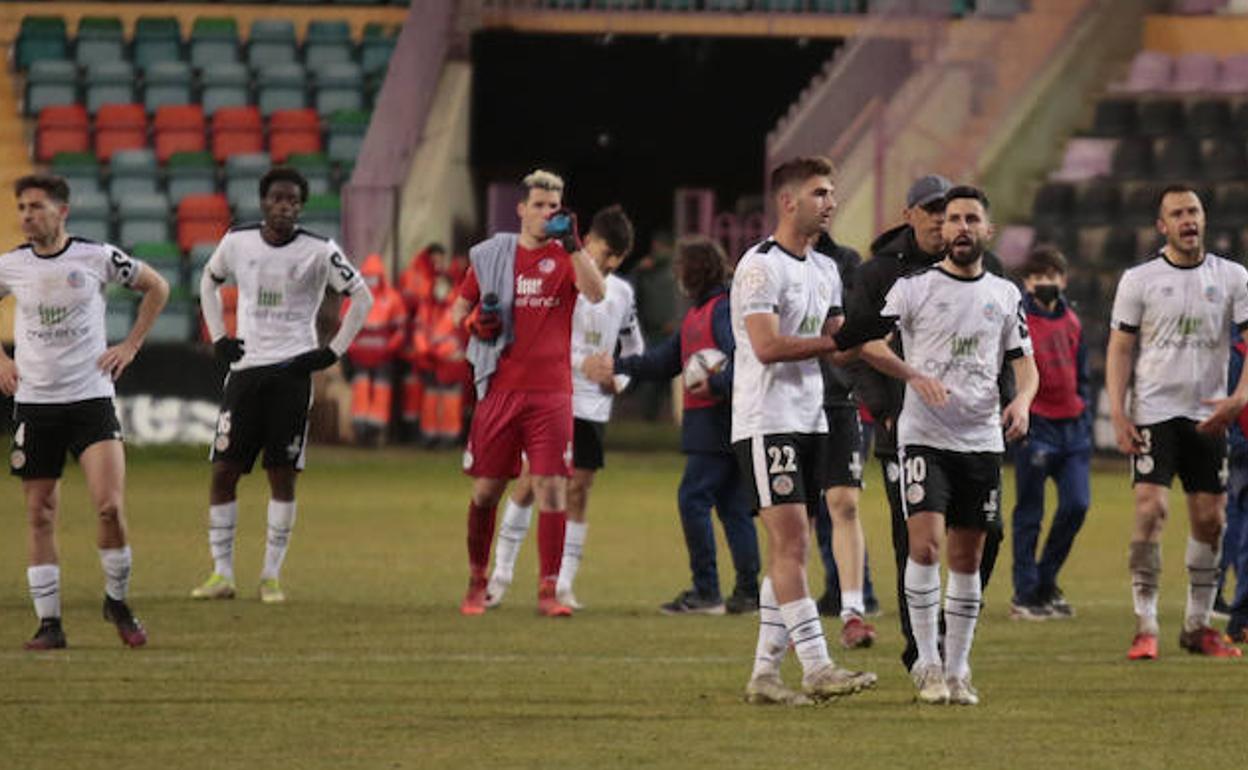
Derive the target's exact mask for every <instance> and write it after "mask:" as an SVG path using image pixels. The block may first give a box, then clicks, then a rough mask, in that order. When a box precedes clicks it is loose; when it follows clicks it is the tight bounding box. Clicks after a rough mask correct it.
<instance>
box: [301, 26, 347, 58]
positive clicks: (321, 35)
mask: <svg viewBox="0 0 1248 770" xmlns="http://www.w3.org/2000/svg"><path fill="white" fill-rule="evenodd" d="M354 54H355V46H354V44H353V43H352V41H351V26H350V25H349V24H348V23H347V22H346V21H345V20H342V19H334V20H314V21H310V22H308V32H307V34H306V35H305V36H304V38H303V60H304V62H306V63H307V64H308V65H309V66H312V65H316V66H320V65H322V64H327V63H329V62H347V61H351V60H352V59H353V58H354Z"/></svg>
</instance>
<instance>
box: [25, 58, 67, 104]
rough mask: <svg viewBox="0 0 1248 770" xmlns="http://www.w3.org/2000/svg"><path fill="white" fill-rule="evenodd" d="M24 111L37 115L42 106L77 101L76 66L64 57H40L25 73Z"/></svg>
mask: <svg viewBox="0 0 1248 770" xmlns="http://www.w3.org/2000/svg"><path fill="white" fill-rule="evenodd" d="M24 101H25V105H24V106H25V112H26V114H27V115H28V116H34V115H38V114H39V113H40V112H41V111H42V110H43V108H44V107H54V106H64V105H67V104H76V103H77V102H78V68H77V67H75V66H74V63H73V62H71V61H66V60H64V59H41V60H39V61H36V62H34V63H33V64H31V65H30V71H29V72H28V73H27V75H26V99H25V100H24Z"/></svg>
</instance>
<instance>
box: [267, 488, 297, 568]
mask: <svg viewBox="0 0 1248 770" xmlns="http://www.w3.org/2000/svg"><path fill="white" fill-rule="evenodd" d="M294 528H295V501H294V500H291V501H290V502H288V503H284V502H281V501H280V500H269V537H268V540H267V542H266V543H265V545H264V571H263V572H261V573H260V579H261V580H268V579H273V580H277V577H278V574H279V573H281V571H282V562H283V561H284V560H285V559H286V547H287V546H288V545H290V531H291V530H292V529H294Z"/></svg>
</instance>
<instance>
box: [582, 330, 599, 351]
mask: <svg viewBox="0 0 1248 770" xmlns="http://www.w3.org/2000/svg"><path fill="white" fill-rule="evenodd" d="M585 344H586V345H589V346H591V347H595V348H596V347H598V346H599V345H601V344H602V332H601V331H599V330H597V329H586V330H585Z"/></svg>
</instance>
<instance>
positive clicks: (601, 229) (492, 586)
mask: <svg viewBox="0 0 1248 770" xmlns="http://www.w3.org/2000/svg"><path fill="white" fill-rule="evenodd" d="M602 243H605V244H606V248H605V249H604V248H602V247H601V244H602ZM632 249H633V223H632V222H631V221H630V220H629V218H628V215H627V214H625V213H624V209H623V208H621V207H620V206H608V207H606V208H604V209H602V210H600V211H599V212H598V213H597V214H595V215H594V219H593V224H592V225H591V226H590V228H589V234H588V235H586V236H585V250H586V251H587V252H589V254H590V256H591V257H592V258H593V259H594V263H595V264H596V265H597V266H598V269H599V270H601V271H602V273H603V275H604V276H605V277H606V284H607V293H606V296H605V297H603V299H602V301H601V302H598V303H596V304H595V303H592V302H589V301H588V300H586V299H584V298H583V297H577V299H576V311H575V312H574V313H573V315H572V478H571V479H570V480H569V482H568V524H567V529H566V534H565V536H564V540H563V556H562V558H561V559H560V563H559V564H560V566H559V576H558V578H557V579H556V580H555V598H556V600H558V602H559V603H560V604H562V605H564V606H567V607H571V608H572V609H574V610H579V609H581V603H580V602H579V601H578V600H577V598H576V594H574V593H573V591H572V584H573V582H574V581H575V580H576V575H577V572H578V571H579V570H580V566H581V558H582V554H583V552H584V550H585V540H586V536H587V535H588V531H589V522H588V521H586V515H585V514H586V508H587V507H588V505H589V493H590V490H591V489H592V488H593V484H594V477H595V476H596V475H597V473H598V471H599V470H601V469H602V468H603V466H604V465H605V464H606V447H605V442H606V435H607V421H608V420H609V419H610V418H611V406H612V404H613V402H614V400H615V394H616V393H620V392H622V391H623V390H624V388H626V387H628V378H627V377H624V376H620V377H618V378H617V377H610V378H608V379H606V380H595V379H594V378H592V377H590V376H589V374H590V371H591V369H592V364H591V363H590V359H591V358H592V357H594V356H610V355H612V354H613V353H614V352H615V348H616V345H617V343H618V344H619V346H620V348H621V352H622V353H623V354H624V355H638V354H640V353H642V352H643V351H644V350H645V341H644V340H642V338H641V331H640V330H639V329H638V328H637V307H636V303H635V301H634V299H633V287H632V286H630V285H629V284H628V282H627V281H625V280H624V279H623V278H620V277H619V276H617V275H616V274H615V270H616V268H618V267H619V266H620V263H622V262H623V261H624V260H625V259H626V258H627V257H628V254H629V252H630V251H632ZM534 497H535V495H534V491H533V483H532V479H531V477H530V476H529V475H528V474H524V475H523V476H521V477H520V479H519V480H518V481H517V482H516V484H515V485H513V487H512V490H511V495H510V499H509V500H508V501H507V508H506V510H505V511H504V512H503V521H502V526H501V527H500V528H499V533H498V541H497V543H496V544H495V546H494V571H493V572H492V573H491V575H490V582H489V586H488V598H487V599H486V606H488V607H494V606H497V605H498V604H499V602H501V601H502V599H503V594H504V593H506V591H507V589H508V587H510V586H511V581H512V577H513V576H514V573H515V566H516V557H517V556H518V555H519V553H520V546H521V544H522V543H523V542H524V538H525V535H527V534H528V531H529V523H530V521H531V520H532V517H533V500H534Z"/></svg>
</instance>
